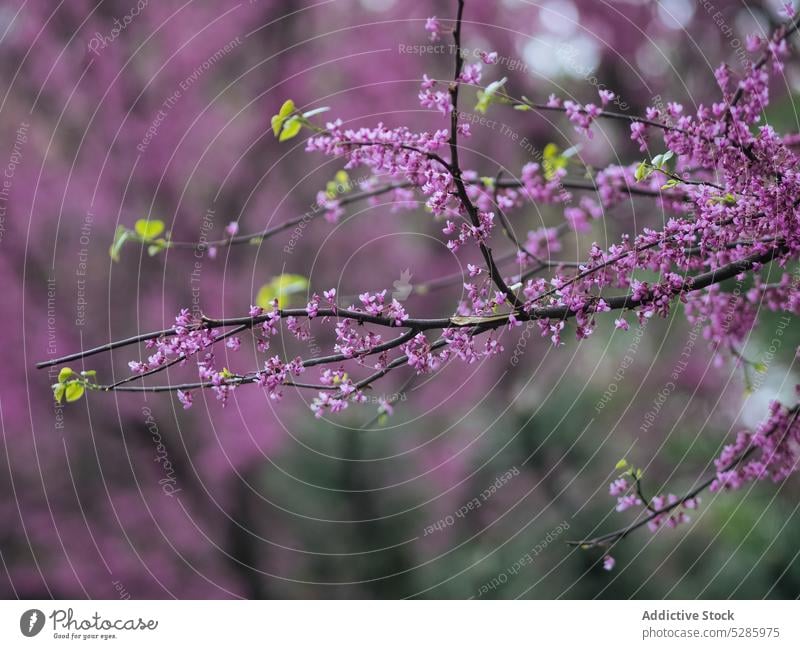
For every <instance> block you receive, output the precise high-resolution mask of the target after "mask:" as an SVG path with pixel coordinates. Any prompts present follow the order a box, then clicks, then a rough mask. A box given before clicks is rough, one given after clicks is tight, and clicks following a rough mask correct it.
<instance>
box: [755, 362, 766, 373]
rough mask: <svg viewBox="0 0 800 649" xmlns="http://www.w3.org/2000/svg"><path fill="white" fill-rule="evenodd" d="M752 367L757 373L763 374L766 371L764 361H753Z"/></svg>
mask: <svg viewBox="0 0 800 649" xmlns="http://www.w3.org/2000/svg"><path fill="white" fill-rule="evenodd" d="M753 369H754V370H755V371H756V372H758V373H759V374H765V373H766V371H767V364H766V363H760V362H759V363H753Z"/></svg>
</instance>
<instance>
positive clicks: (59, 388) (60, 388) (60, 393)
mask: <svg viewBox="0 0 800 649" xmlns="http://www.w3.org/2000/svg"><path fill="white" fill-rule="evenodd" d="M66 388H67V386H66V385H64V384H63V383H54V384H53V397H55V400H56V403H61V400H62V399H63V398H64V390H66Z"/></svg>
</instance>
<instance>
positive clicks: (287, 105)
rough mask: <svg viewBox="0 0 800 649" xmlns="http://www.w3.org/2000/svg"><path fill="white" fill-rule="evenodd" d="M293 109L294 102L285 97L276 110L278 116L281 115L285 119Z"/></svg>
mask: <svg viewBox="0 0 800 649" xmlns="http://www.w3.org/2000/svg"><path fill="white" fill-rule="evenodd" d="M294 111H295V106H294V102H293V101H292V100H291V99H287V100H286V101H285V102H283V105H282V106H281V109H280V110H279V111H278V117H282V118H284V119H286V118H287V117H289V115H291V114H292V113H293V112H294Z"/></svg>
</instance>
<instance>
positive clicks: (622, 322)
mask: <svg viewBox="0 0 800 649" xmlns="http://www.w3.org/2000/svg"><path fill="white" fill-rule="evenodd" d="M614 327H615V328H616V329H622V331H628V329H630V325H629V324H628V321H627V320H626V319H625V318H617V319H616V320H614Z"/></svg>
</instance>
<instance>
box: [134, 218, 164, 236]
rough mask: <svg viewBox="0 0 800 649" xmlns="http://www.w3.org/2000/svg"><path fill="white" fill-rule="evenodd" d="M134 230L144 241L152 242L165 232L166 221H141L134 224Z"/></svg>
mask: <svg viewBox="0 0 800 649" xmlns="http://www.w3.org/2000/svg"><path fill="white" fill-rule="evenodd" d="M133 229H134V230H135V231H136V234H138V235H139V236H140V237H141V238H142V239H144V240H145V241H151V240H152V239H155V238H156V237H157V236H158V235H159V234H161V233H162V232H163V231H164V221H159V220H157V219H156V220H152V221H151V220H150V219H139V220H138V221H136V223H134V224H133Z"/></svg>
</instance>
